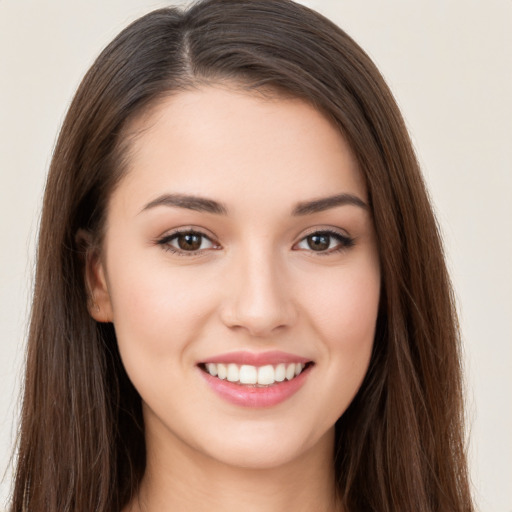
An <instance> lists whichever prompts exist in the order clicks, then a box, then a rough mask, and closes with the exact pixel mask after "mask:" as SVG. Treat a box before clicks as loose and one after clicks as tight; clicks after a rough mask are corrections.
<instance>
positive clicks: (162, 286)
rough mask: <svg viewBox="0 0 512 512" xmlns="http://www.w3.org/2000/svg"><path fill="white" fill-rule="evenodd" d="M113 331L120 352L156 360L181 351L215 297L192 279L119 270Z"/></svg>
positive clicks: (141, 268) (160, 271) (138, 268)
mask: <svg viewBox="0 0 512 512" xmlns="http://www.w3.org/2000/svg"><path fill="white" fill-rule="evenodd" d="M112 282H113V283H114V284H115V285H114V286H113V290H114V294H113V295H112V305H113V311H114V325H115V328H116V334H117V338H118V342H119V346H120V349H121V350H125V351H127V350H130V351H133V352H135V351H136V352H140V354H139V355H140V356H141V357H145V358H148V357H151V358H155V359H159V358H161V357H166V356H170V355H172V356H173V357H175V356H176V352H178V351H180V350H183V349H184V348H185V347H186V345H187V342H188V340H190V339H193V338H194V336H195V334H196V333H197V330H198V329H199V328H200V318H201V316H202V315H204V314H205V312H206V311H209V310H211V309H212V308H213V291H212V289H209V287H208V286H205V285H204V283H202V282H200V280H198V279H197V278H194V276H193V275H191V273H187V272H171V269H170V268H168V267H165V265H164V266H163V267H162V266H154V265H147V264H146V265H136V264H134V265H120V266H118V267H117V268H116V269H115V270H114V272H113V275H112Z"/></svg>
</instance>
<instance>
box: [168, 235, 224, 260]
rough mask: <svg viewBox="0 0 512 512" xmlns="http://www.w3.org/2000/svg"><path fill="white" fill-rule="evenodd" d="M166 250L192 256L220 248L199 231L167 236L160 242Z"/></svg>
mask: <svg viewBox="0 0 512 512" xmlns="http://www.w3.org/2000/svg"><path fill="white" fill-rule="evenodd" d="M158 244H159V245H161V246H163V247H164V249H166V250H169V251H171V252H174V253H178V254H179V253H181V254H185V253H187V254H188V255H192V254H194V253H200V252H202V251H203V250H206V249H218V248H219V246H218V245H217V244H215V243H214V242H212V241H211V239H210V238H209V237H208V236H206V235H204V234H203V233H200V232H198V231H181V232H178V233H174V234H172V235H168V236H165V237H164V238H162V239H161V240H159V241H158Z"/></svg>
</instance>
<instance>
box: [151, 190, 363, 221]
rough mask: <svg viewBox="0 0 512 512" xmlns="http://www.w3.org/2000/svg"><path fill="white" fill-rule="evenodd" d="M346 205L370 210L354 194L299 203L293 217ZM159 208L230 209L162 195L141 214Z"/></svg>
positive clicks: (183, 196)
mask: <svg viewBox="0 0 512 512" xmlns="http://www.w3.org/2000/svg"><path fill="white" fill-rule="evenodd" d="M345 205H352V206H358V207H360V208H363V209H364V210H367V209H368V205H367V204H366V203H365V202H364V201H363V200H362V199H360V198H359V197H357V196H355V195H353V194H336V195H334V196H329V197H322V198H320V199H313V200H311V201H303V202H300V203H297V205H296V206H295V208H294V209H293V210H292V215H293V216H301V215H310V214H313V213H318V212H323V211H325V210H329V209H331V208H336V207H338V206H345ZM157 206H170V207H177V208H185V209H187V210H195V211H198V212H207V213H213V214H216V215H227V214H228V208H227V207H226V206H225V205H224V204H222V203H219V202H218V201H214V200H213V199H207V198H205V197H199V196H193V195H187V194H162V195H161V196H159V197H157V198H156V199H154V200H153V201H151V202H149V203H148V204H147V205H146V206H144V208H143V209H142V210H141V213H142V212H144V211H146V210H150V209H151V208H156V207H157Z"/></svg>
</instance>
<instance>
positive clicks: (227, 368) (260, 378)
mask: <svg viewBox="0 0 512 512" xmlns="http://www.w3.org/2000/svg"><path fill="white" fill-rule="evenodd" d="M306 364H309V363H280V364H277V365H271V364H267V365H264V366H259V367H258V366H253V365H249V364H244V365H238V364H235V363H229V364H225V363H224V364H223V363H206V364H203V365H200V368H201V369H202V370H204V371H205V372H207V373H208V374H210V375H211V376H212V377H216V378H218V379H220V380H227V381H229V382H234V383H238V384H240V385H252V386H257V387H266V386H272V385H273V384H275V383H276V382H283V381H285V380H287V381H289V380H292V379H294V378H295V377H298V376H299V375H300V374H301V373H302V371H303V370H304V368H305V367H306Z"/></svg>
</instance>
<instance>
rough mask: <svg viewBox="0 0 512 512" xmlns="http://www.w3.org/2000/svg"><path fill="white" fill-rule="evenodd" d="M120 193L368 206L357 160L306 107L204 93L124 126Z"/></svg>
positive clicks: (234, 93) (228, 91) (253, 95)
mask: <svg viewBox="0 0 512 512" xmlns="http://www.w3.org/2000/svg"><path fill="white" fill-rule="evenodd" d="M127 131H128V137H129V140H130V143H129V151H128V158H127V170H126V175H125V177H124V179H123V180H122V182H121V187H120V188H121V189H124V192H125V193H129V195H130V196H131V197H132V199H133V200H134V202H137V198H140V199H141V200H142V199H144V198H145V199H148V198H151V197H152V196H157V195H159V194H161V193H164V192H172V193H184V194H196V195H203V196H215V198H216V199H219V200H222V201H224V202H227V203H230V202H231V203H233V204H234V205H235V206H236V203H237V202H240V201H245V202H247V201H250V199H251V198H255V199H258V198H259V200H260V205H261V204H262V201H263V200H264V203H265V204H272V202H279V203H281V204H283V206H284V205H286V204H291V203H296V202H297V201H301V200H307V199H310V198H311V197H315V196H326V195H332V194H334V193H354V194H357V195H359V196H360V197H361V198H362V199H366V187H365V184H364V179H363V177H362V174H361V172H360V170H359V168H358V164H357V161H356V159H355V157H354V155H353V153H352V151H351V149H350V147H349V146H348V144H347V142H346V141H345V139H344V138H343V137H342V136H341V134H340V132H339V130H338V129H337V128H336V127H335V126H334V124H333V123H332V122H331V121H329V120H328V119H327V117H326V116H324V115H323V114H322V113H321V112H319V111H318V110H316V109H315V108H314V107H312V106H311V105H310V104H308V103H306V102H305V101H303V100H300V99H295V98H287V97H284V96H280V95H276V94H273V95H270V94H261V93H260V92H259V91H251V92H247V91H245V90H244V91H242V90H240V89H235V88H230V87H221V86H205V87H201V88H196V89H191V90H187V91H182V92H179V93H176V94H174V95H171V96H168V97H166V98H164V99H163V100H161V101H160V102H158V103H157V104H155V105H154V106H153V107H152V108H151V109H150V110H149V111H148V112H147V113H145V114H144V115H142V116H140V117H139V118H138V119H136V120H135V121H134V122H133V123H131V125H130V126H129V129H128V130H127Z"/></svg>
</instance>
